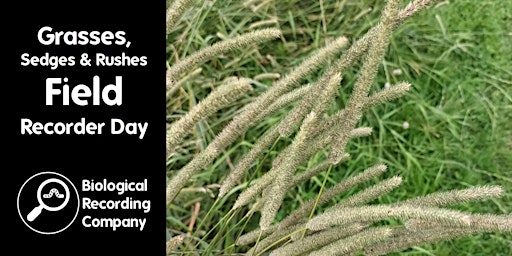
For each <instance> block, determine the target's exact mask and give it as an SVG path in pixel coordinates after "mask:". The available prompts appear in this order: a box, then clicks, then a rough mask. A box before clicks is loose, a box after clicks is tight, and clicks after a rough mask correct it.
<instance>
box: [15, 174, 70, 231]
mask: <svg viewBox="0 0 512 256" xmlns="http://www.w3.org/2000/svg"><path fill="white" fill-rule="evenodd" d="M17 203H18V213H19V215H20V218H21V219H22V220H23V223H25V225H27V227H29V228H30V229H32V230H33V231H35V232H37V233H40V234H45V235H52V234H57V233H59V232H61V231H63V230H65V229H66V228H68V227H69V226H70V225H71V224H72V223H73V221H74V220H75V218H76V216H77V215H78V209H79V207H80V198H79V196H78V191H77V190H76V187H75V185H73V183H71V181H70V180H69V179H68V178H66V177H65V176H64V175H62V174H59V173H56V172H41V173H38V174H35V175H34V176H32V177H30V178H29V179H28V180H27V181H25V183H23V185H22V186H21V189H20V192H19V193H18V202H17Z"/></svg>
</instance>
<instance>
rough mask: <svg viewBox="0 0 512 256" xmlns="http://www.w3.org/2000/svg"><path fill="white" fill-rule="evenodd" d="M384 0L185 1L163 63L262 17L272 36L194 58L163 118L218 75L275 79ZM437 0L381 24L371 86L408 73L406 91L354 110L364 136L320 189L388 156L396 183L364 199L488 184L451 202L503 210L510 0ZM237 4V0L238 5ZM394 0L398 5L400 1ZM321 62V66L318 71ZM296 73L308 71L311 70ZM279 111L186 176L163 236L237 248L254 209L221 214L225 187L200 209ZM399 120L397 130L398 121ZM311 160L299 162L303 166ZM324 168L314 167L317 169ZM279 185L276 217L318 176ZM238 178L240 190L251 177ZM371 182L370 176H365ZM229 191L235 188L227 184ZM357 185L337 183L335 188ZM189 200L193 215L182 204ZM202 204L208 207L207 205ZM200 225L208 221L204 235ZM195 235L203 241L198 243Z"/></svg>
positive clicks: (481, 241) (508, 151)
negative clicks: (360, 112)
mask: <svg viewBox="0 0 512 256" xmlns="http://www.w3.org/2000/svg"><path fill="white" fill-rule="evenodd" d="M383 2H384V1H377V0H363V1H357V0H337V1H335V0H332V1H331V0H318V1H300V0H287V1H272V0H256V1H235V0H233V1H230V0H224V1H208V0H205V1H197V3H196V4H195V5H194V6H193V7H192V8H191V9H190V10H189V11H188V12H187V13H186V14H185V16H184V17H183V18H182V20H181V22H180V23H179V24H178V25H177V26H176V28H175V29H174V30H173V31H172V32H171V34H170V35H169V37H168V41H169V47H168V52H167V54H168V58H169V60H170V63H173V62H174V61H175V60H177V59H180V58H183V57H184V56H187V55H190V54H191V53H193V52H194V51H196V50H198V49H201V48H204V47H205V46H208V45H211V44H213V43H214V42H217V41H219V40H222V39H225V38H229V37H232V36H234V35H237V34H240V33H244V32H248V31H251V30H252V29H257V28H262V27H278V28H280V29H281V30H282V31H283V33H284V37H283V38H282V39H280V40H276V41H273V42H269V43H266V44H264V45H262V46H259V47H249V48H247V49H243V50H240V51H235V52H233V53H231V54H226V55H221V56H218V57H217V58H215V59H213V60H212V61H209V62H207V63H205V64H204V65H202V66H201V67H200V68H201V72H200V73H199V74H198V75H197V76H196V77H194V78H193V79H190V80H189V81H188V82H187V83H186V84H185V85H184V86H183V87H182V89H181V90H180V91H178V92H177V93H176V94H175V95H174V96H173V98H172V100H171V101H170V102H169V104H170V107H169V111H168V116H167V119H168V120H169V121H172V120H175V119H176V118H179V117H180V116H182V115H183V114H184V113H186V111H187V110H188V109H189V108H190V107H191V106H193V105H195V104H197V102H198V101H199V100H200V99H202V98H204V97H205V95H207V94H208V93H209V92H210V91H211V90H212V89H213V88H215V87H216V86H218V85H219V84H220V82H221V81H222V80H223V79H225V78H227V77H230V76H242V77H248V78H254V77H255V76H257V75H259V74H262V73H278V74H280V75H281V76H283V75H284V74H286V73H287V72H288V71H290V70H291V68H292V67H294V66H296V65H297V64H298V63H300V62H301V61H302V60H303V59H304V58H305V57H306V56H308V55H309V54H310V53H311V52H313V51H315V50H316V49H318V48H320V47H322V46H323V45H325V43H326V42H328V41H330V40H333V39H334V38H336V37H338V36H346V37H348V38H349V39H350V41H351V42H353V41H354V40H355V39H357V38H359V37H360V36H361V35H363V34H364V33H365V31H367V30H368V28H370V27H371V26H372V25H374V24H375V23H376V22H377V20H378V17H379V13H380V10H381V9H382V6H383ZM437 2H438V4H437V5H435V6H432V7H431V8H430V9H428V10H426V11H423V12H421V13H420V14H419V15H417V16H414V17H413V18H411V19H409V20H408V21H407V22H406V23H405V24H404V25H403V26H401V27H400V28H399V29H398V30H397V31H396V32H395V33H394V34H393V38H392V41H391V45H390V47H389V50H388V52H387V54H386V57H385V60H384V61H383V63H382V65H381V68H380V70H379V76H378V77H377V82H376V83H375V84H374V88H373V91H376V90H379V89H381V88H383V87H384V86H385V83H390V84H395V83H397V82H399V81H403V80H405V81H409V82H410V83H411V84H412V87H413V89H412V91H411V92H410V93H409V94H408V95H407V96H405V97H403V98H401V99H400V100H397V101H394V102H390V103H387V104H384V105H381V106H378V107H375V108H373V109H372V110H370V111H367V112H366V113H365V115H364V117H363V120H362V122H361V125H363V126H370V127H373V128H374V133H373V135H372V136H370V137H367V138H361V139H357V140H353V141H351V143H350V144H349V145H348V147H347V152H348V153H350V154H351V155H352V158H351V159H350V160H349V161H348V162H346V163H344V164H341V165H340V166H339V167H337V168H335V169H333V171H332V172H331V175H330V177H329V181H328V184H327V187H329V186H332V185H333V184H334V183H336V182H337V181H339V180H341V179H344V178H346V177H348V176H352V175H354V174H355V173H358V172H361V171H362V170H363V169H364V168H367V167H369V166H371V165H373V164H375V163H377V162H384V163H386V164H387V165H388V166H389V172H388V173H387V176H388V177H391V176H393V175H400V176H402V177H403V178H404V181H403V183H402V185H401V186H400V187H399V188H398V189H396V190H395V191H393V192H392V193H390V194H388V195H387V196H384V197H381V198H380V199H379V200H378V201H377V202H374V203H389V202H396V201H400V200H405V199H407V198H411V197H416V196H421V195H425V194H428V193H433V192H436V191H446V190H451V189H463V188H467V187H471V186H476V185H486V184H493V185H501V186H503V187H504V189H505V191H506V195H505V196H504V197H503V198H500V199H496V200H489V201H485V202H477V203H468V204H462V205H459V206H457V207H455V208H457V209H461V210H464V211H469V212H475V213H476V212H479V213H496V214H503V213H511V212H512V201H511V200H512V57H511V56H512V1H502V0H486V1H472V0H458V1H443V2H441V1H437ZM247 3H249V4H247ZM405 4H406V3H405V2H404V5H405ZM357 69H358V66H355V67H354V68H353V69H352V70H350V71H349V72H345V73H344V74H343V75H344V81H343V87H342V88H341V90H340V97H339V98H338V100H337V102H336V103H335V104H333V106H332V111H333V112H334V111H336V110H337V109H339V108H342V107H343V106H344V104H345V102H346V100H347V98H348V95H349V94H350V90H351V86H352V84H353V82H354V80H355V79H356V77H357V76H356V75H357ZM323 70H325V69H323ZM323 70H321V71H320V72H318V73H316V75H315V76H312V77H310V78H309V81H315V80H316V79H317V78H318V76H320V75H321V74H322V71H323ZM271 84H272V79H264V80H261V81H258V82H257V83H255V85H254V87H255V90H254V91H253V92H251V93H250V95H249V96H248V97H244V98H242V99H241V100H239V101H237V102H236V103H234V104H232V105H231V106H229V107H228V108H226V109H223V110H222V111H220V112H218V113H217V114H216V115H214V116H213V117H212V118H209V119H208V120H205V121H202V122H200V123H198V124H197V126H196V128H195V130H194V132H193V134H192V135H191V136H189V137H187V140H186V141H185V142H184V143H183V145H182V147H181V148H179V150H178V151H177V154H176V155H175V156H173V157H172V158H171V159H170V160H169V161H168V170H169V172H172V170H178V169H179V168H181V167H182V166H183V165H184V164H186V163H187V162H188V161H189V160H190V159H191V158H192V157H193V156H194V155H195V154H196V153H197V152H199V151H201V150H202V149H203V148H205V147H206V145H208V143H209V142H210V141H211V140H212V139H213V138H214V136H215V134H216V133H218V132H219V131H220V130H221V129H222V128H223V126H224V125H225V124H226V122H227V121H229V120H230V119H231V118H232V117H233V116H234V115H235V114H236V113H238V112H239V111H240V110H241V109H242V107H243V106H244V105H245V104H247V103H248V102H250V101H251V100H252V99H253V98H254V97H256V96H257V95H259V94H261V92H262V91H264V90H265V89H266V88H267V87H269V86H270V85H271ZM288 110H289V108H287V109H283V110H282V111H280V112H279V113H277V114H275V115H273V116H272V117H270V118H268V119H267V120H265V122H262V123H260V124H258V125H257V126H256V127H254V128H252V129H250V130H249V131H248V132H247V133H246V134H244V136H243V137H241V138H240V139H238V140H237V141H236V142H235V143H234V144H233V146H232V147H231V148H230V149H227V150H226V151H225V152H224V154H223V155H222V157H219V159H217V160H216V161H215V162H214V164H213V165H212V166H211V167H210V168H208V169H207V170H206V171H204V172H202V173H201V174H199V175H196V176H194V178H193V179H192V180H191V181H190V183H189V185H190V186H189V187H188V188H186V189H185V191H184V192H183V193H182V194H181V196H180V197H179V198H177V200H176V201H175V202H174V204H173V205H172V206H171V207H170V209H169V212H168V227H169V231H170V233H171V234H172V235H176V234H182V233H187V232H189V230H188V229H189V224H190V221H191V220H192V219H196V223H195V225H194V227H193V230H192V232H191V235H192V241H194V242H191V243H190V244H188V245H187V246H186V247H184V252H186V250H187V249H190V250H193V249H195V248H197V249H199V251H201V252H205V253H204V254H211V255H227V254H233V253H236V252H238V249H237V248H234V246H233V243H234V241H235V240H236V238H237V236H238V235H239V233H240V232H242V231H244V232H246V231H250V230H252V229H254V228H256V227H257V225H258V215H257V214H256V215H255V216H253V217H252V218H251V219H249V220H248V221H247V222H243V223H242V222H240V219H242V217H243V216H244V214H245V213H244V212H237V213H236V214H235V215H234V216H233V218H231V219H230V220H225V219H223V217H224V216H225V215H226V213H227V212H228V211H229V210H230V208H231V206H232V204H233V203H234V200H235V199H236V194H237V193H236V192H235V191H234V193H233V195H231V196H229V197H226V198H224V199H223V200H222V204H217V205H215V206H214V208H212V206H213V203H214V201H215V198H214V196H215V195H216V194H217V192H218V190H217V186H216V184H219V183H220V181H222V179H223V178H224V177H225V175H226V173H227V172H228V171H229V170H230V169H232V168H233V164H235V163H236V162H237V161H238V160H239V159H240V158H241V156H243V155H244V154H245V153H246V152H247V151H248V150H249V149H250V148H251V146H252V144H253V143H254V142H255V141H256V140H257V139H258V137H259V136H261V134H263V133H264V132H265V131H266V130H268V129H269V128H270V127H271V126H272V125H273V124H275V123H276V122H277V121H279V120H280V118H281V117H282V116H283V115H284V114H285V113H286V112H287V111H288ZM404 122H407V123H408V126H409V127H408V128H407V129H405V128H404ZM287 143H289V141H286V140H281V141H280V142H278V143H277V144H276V145H275V147H273V148H272V149H271V150H269V152H268V157H266V158H265V159H260V160H259V162H258V163H256V165H255V167H254V168H253V169H252V173H254V171H255V170H258V171H257V173H256V177H257V176H260V175H262V173H263V172H261V170H264V171H266V170H268V169H269V167H270V164H271V160H272V158H273V157H275V156H276V155H277V154H278V152H280V150H281V149H282V148H283V147H284V146H286V145H287ZM314 163H315V159H312V160H311V161H310V163H309V164H310V165H313V164H314ZM322 175H323V174H322ZM322 175H320V176H318V177H317V178H313V179H311V180H310V181H308V182H305V183H304V184H301V185H300V186H298V187H296V188H295V189H293V190H290V191H289V193H288V195H287V198H286V201H285V202H284V203H283V206H282V209H281V210H280V212H279V215H278V217H279V218H283V217H285V216H286V215H288V214H289V213H290V212H291V211H292V210H293V209H295V208H297V207H298V206H299V205H300V204H301V203H302V202H303V201H305V200H307V199H310V198H313V197H314V196H315V195H316V193H317V192H318V191H319V188H320V186H321V181H322V180H323V176H322ZM250 178H251V177H250V176H247V177H246V179H245V180H242V181H240V186H239V187H237V189H238V190H240V189H243V187H244V186H245V185H247V181H248V180H249V179H250ZM368 184H371V183H368ZM238 192H239V191H238ZM354 192H356V190H355V189H354V190H353V191H350V193H348V194H347V195H344V196H342V197H345V196H348V195H350V194H353V193H354ZM196 207H197V208H198V209H199V212H198V214H195V213H194V208H196ZM209 210H211V211H212V212H211V214H206V213H207V212H208V211H209ZM209 231H212V232H210V233H209V234H208V232H209ZM201 239H202V240H201ZM511 241H512V236H511V235H505V234H482V235H477V236H472V237H466V238H460V239H456V240H453V241H447V242H440V243H436V244H432V245H423V246H421V247H415V248H411V249H409V250H407V251H404V252H401V253H399V254H407V255H413V254H415V255H416V254H419V255H454V254H458V255H512V242H511Z"/></svg>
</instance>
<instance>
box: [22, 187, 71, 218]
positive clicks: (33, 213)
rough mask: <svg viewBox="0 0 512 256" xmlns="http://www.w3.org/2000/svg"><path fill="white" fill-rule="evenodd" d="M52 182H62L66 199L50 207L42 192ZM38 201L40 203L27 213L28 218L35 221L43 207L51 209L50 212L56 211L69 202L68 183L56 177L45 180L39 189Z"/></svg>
mask: <svg viewBox="0 0 512 256" xmlns="http://www.w3.org/2000/svg"><path fill="white" fill-rule="evenodd" d="M51 182H55V183H58V184H60V185H61V186H62V187H63V188H64V190H65V191H66V192H65V194H64V201H63V202H62V203H61V204H60V205H59V206H57V207H50V206H48V205H46V204H45V203H44V202H43V199H42V193H43V188H44V186H46V185H47V184H48V183H51ZM50 193H52V192H50ZM37 201H38V202H39V205H38V206H37V207H35V208H34V209H33V210H32V211H30V213H29V214H28V215H27V220H28V221H30V222H32V221H34V220H35V219H36V218H37V216H39V214H41V212H42V211H43V209H45V210H47V211H50V212H56V211H60V210H62V208H64V207H65V206H66V205H67V204H68V202H69V188H68V186H67V185H66V183H64V182H63V181H62V180H59V179H55V178H51V179H47V180H45V181H43V183H41V185H39V188H38V189H37Z"/></svg>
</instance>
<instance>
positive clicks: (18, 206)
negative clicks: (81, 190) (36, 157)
mask: <svg viewBox="0 0 512 256" xmlns="http://www.w3.org/2000/svg"><path fill="white" fill-rule="evenodd" d="M42 174H54V175H58V176H60V177H62V178H64V179H66V180H67V181H68V182H69V183H70V184H71V186H73V189H74V190H75V193H76V201H77V207H76V213H75V217H73V220H72V221H71V222H70V223H69V224H68V225H67V226H65V227H64V228H62V229H61V230H57V231H54V232H42V231H39V230H37V229H35V228H33V227H31V226H30V225H28V224H27V222H26V221H25V219H24V218H23V216H22V215H21V211H20V195H21V191H22V190H23V188H24V187H25V185H26V184H27V182H28V181H29V180H31V179H32V178H34V177H36V176H38V175H42ZM16 206H17V208H18V214H19V215H20V218H21V220H22V221H23V223H25V225H26V226H27V227H28V228H30V229H32V231H34V232H37V233H39V234H43V235H53V234H57V233H60V232H62V231H64V230H65V229H67V228H68V227H69V226H71V224H73V222H75V219H76V217H77V216H78V211H79V209H80V196H79V195H78V190H77V189H76V187H75V184H73V182H71V181H70V180H69V179H68V178H67V177H66V176H64V175H62V174H60V173H56V172H40V173H36V174H34V175H32V176H31V177H30V178H28V179H27V180H26V181H25V182H24V183H23V185H21V188H20V191H19V192H18V197H17V199H16Z"/></svg>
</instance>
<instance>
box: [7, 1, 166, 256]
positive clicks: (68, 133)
mask: <svg viewBox="0 0 512 256" xmlns="http://www.w3.org/2000/svg"><path fill="white" fill-rule="evenodd" d="M10 5H12V6H13V7H11V6H10V7H5V8H4V9H3V11H4V15H3V18H2V19H3V22H2V23H3V26H2V27H3V28H4V29H5V30H6V31H3V34H2V41H3V42H2V45H3V46H4V47H3V51H4V54H3V56H4V58H2V62H3V63H2V64H3V65H2V66H3V67H4V68H3V71H2V76H3V77H4V78H7V79H6V80H4V83H3V88H2V89H3V93H2V95H3V97H4V99H3V100H2V112H3V116H4V119H3V120H2V125H1V126H2V134H3V138H4V139H3V143H2V144H3V148H4V152H5V153H4V154H3V157H2V160H3V161H2V162H3V166H4V167H3V172H4V177H3V181H4V186H3V189H2V195H3V197H4V198H5V200H6V202H7V203H6V204H4V205H3V207H2V210H3V211H4V214H6V215H4V216H7V218H4V221H5V222H6V223H5V224H7V227H8V230H7V231H8V232H6V233H5V234H6V236H7V237H8V241H7V242H5V241H4V243H3V244H4V245H6V246H7V248H4V251H11V252H15V253H16V255H71V254H75V253H79V254H82V255H165V59H164V58H165V1H144V2H140V1H135V2H130V1H86V2H77V1H16V2H12V3H11V4H10ZM11 12H12V13H11Z"/></svg>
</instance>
